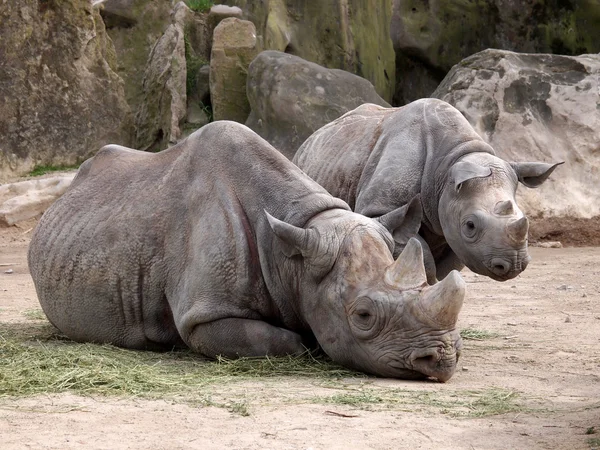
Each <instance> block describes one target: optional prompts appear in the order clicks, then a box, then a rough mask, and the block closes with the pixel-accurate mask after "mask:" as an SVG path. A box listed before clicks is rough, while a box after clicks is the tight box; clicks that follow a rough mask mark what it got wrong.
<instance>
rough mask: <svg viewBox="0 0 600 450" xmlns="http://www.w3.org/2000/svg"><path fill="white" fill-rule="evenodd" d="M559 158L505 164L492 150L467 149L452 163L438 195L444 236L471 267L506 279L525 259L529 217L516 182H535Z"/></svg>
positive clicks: (524, 264)
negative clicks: (518, 198) (518, 200)
mask: <svg viewBox="0 0 600 450" xmlns="http://www.w3.org/2000/svg"><path fill="white" fill-rule="evenodd" d="M559 164H562V163H557V164H546V163H541V162H530V163H508V162H506V161H503V160H502V159H500V158H497V157H495V156H493V155H490V154H487V153H482V154H477V153H476V154H470V155H467V156H465V157H463V158H461V159H460V160H459V162H457V163H455V164H454V165H453V166H452V167H451V168H450V171H449V176H448V179H447V182H446V185H445V187H444V191H443V193H442V195H441V197H440V203H439V205H438V214H439V218H440V225H441V227H442V230H443V232H444V237H445V239H446V241H447V242H448V245H449V246H450V248H451V249H452V251H454V253H455V254H456V255H457V256H458V257H459V258H460V259H461V261H463V262H464V263H465V265H466V266H467V267H468V268H469V269H471V270H472V271H473V272H476V273H479V274H481V275H486V276H489V277H490V278H492V279H494V280H497V281H506V280H509V279H511V278H514V277H516V276H517V275H519V274H520V273H521V272H522V271H523V270H525V268H526V267H527V264H528V263H529V261H530V259H531V258H530V256H529V253H528V251H527V236H528V231H529V221H528V220H527V217H525V215H524V214H523V212H522V211H521V210H520V209H519V207H518V206H517V203H516V200H515V194H516V191H517V185H518V183H519V182H520V183H522V184H524V185H525V186H527V187H530V188H535V187H538V186H540V185H541V184H542V183H543V182H544V181H545V180H546V179H547V178H548V177H549V176H550V174H551V173H552V172H553V171H554V169H555V168H556V167H557V166H558V165H559Z"/></svg>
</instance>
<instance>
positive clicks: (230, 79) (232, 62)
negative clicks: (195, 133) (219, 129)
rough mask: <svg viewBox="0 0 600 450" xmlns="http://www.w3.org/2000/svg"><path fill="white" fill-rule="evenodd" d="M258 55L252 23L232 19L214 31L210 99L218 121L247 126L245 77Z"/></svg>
mask: <svg viewBox="0 0 600 450" xmlns="http://www.w3.org/2000/svg"><path fill="white" fill-rule="evenodd" d="M258 52H259V49H258V47H257V41H256V28H255V27H254V24H253V23H252V22H249V21H247V20H240V19H237V18H235V17H229V18H227V19H224V20H222V21H221V22H220V23H219V24H218V25H217V27H216V28H215V30H214V32H213V45H212V51H211V57H210V97H211V102H212V110H213V116H214V119H215V120H234V121H236V122H239V123H244V122H245V121H246V119H247V118H248V114H250V104H249V103H248V98H247V95H246V74H247V71H248V66H249V65H250V63H251V62H252V60H253V59H254V57H255V56H256V55H257V54H258Z"/></svg>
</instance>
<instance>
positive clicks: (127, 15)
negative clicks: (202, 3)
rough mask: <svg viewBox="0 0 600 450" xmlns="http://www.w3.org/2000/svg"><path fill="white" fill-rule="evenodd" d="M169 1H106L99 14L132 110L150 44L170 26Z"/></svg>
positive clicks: (138, 95) (138, 99)
mask: <svg viewBox="0 0 600 450" xmlns="http://www.w3.org/2000/svg"><path fill="white" fill-rule="evenodd" d="M173 5H174V2H173V1H172V0H152V1H149V0H106V1H104V2H102V6H101V7H100V8H99V9H100V14H101V15H102V18H103V19H104V22H105V24H106V31H107V33H108V35H109V36H110V38H111V40H112V41H113V43H114V46H115V52H116V56H117V61H118V64H117V73H118V74H119V75H120V76H121V78H123V81H125V97H126V99H127V103H128V104H129V106H130V107H131V110H132V111H134V112H135V111H137V110H138V108H139V106H140V103H141V101H142V98H143V90H142V79H143V77H144V67H145V66H146V63H147V62H148V57H149V56H150V52H151V50H152V48H153V47H154V44H156V42H157V41H158V39H159V38H160V37H161V36H162V34H163V33H164V32H165V30H166V29H167V28H168V27H169V25H171V16H170V13H171V9H172V8H173Z"/></svg>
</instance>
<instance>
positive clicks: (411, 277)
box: [387, 238, 427, 290]
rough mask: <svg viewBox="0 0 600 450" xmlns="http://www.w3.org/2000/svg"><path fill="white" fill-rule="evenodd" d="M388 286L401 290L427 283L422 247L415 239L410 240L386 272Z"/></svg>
mask: <svg viewBox="0 0 600 450" xmlns="http://www.w3.org/2000/svg"><path fill="white" fill-rule="evenodd" d="M387 277H388V281H389V282H390V284H392V285H394V286H398V287H399V288H400V289H402V290H406V289H414V288H418V287H420V286H422V285H423V284H426V283H427V275H426V273H425V264H424V262H423V247H421V243H420V242H419V240H418V239H416V238H410V239H409V240H408V244H406V247H404V250H402V253H401V254H400V256H398V259H396V261H395V262H394V264H392V265H391V267H390V268H389V269H388V271H387Z"/></svg>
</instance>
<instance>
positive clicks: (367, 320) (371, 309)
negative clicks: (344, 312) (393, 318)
mask: <svg viewBox="0 0 600 450" xmlns="http://www.w3.org/2000/svg"><path fill="white" fill-rule="evenodd" d="M350 322H351V323H352V325H353V327H352V328H353V329H354V332H355V333H356V334H357V335H358V336H359V337H362V338H365V339H366V338H368V337H370V336H371V334H372V333H375V332H377V331H378V330H377V329H376V328H377V308H376V306H375V302H373V300H372V299H370V298H368V297H360V298H358V299H357V300H356V302H355V303H354V305H353V308H352V309H351V311H350Z"/></svg>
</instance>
